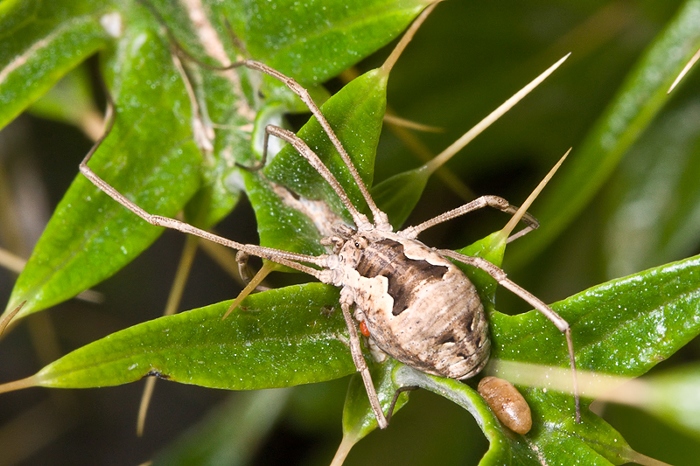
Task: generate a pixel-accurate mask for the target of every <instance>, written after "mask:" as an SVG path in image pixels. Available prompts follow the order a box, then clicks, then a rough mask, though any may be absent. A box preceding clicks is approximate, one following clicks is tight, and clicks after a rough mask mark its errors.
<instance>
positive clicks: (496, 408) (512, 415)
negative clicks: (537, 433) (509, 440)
mask: <svg viewBox="0 0 700 466" xmlns="http://www.w3.org/2000/svg"><path fill="white" fill-rule="evenodd" d="M477 390H478V391H479V394H480V395H481V396H482V398H484V400H485V401H486V403H487V404H488V405H489V407H490V408H491V411H493V412H494V414H495V415H496V417H497V418H498V420H499V421H501V423H502V424H503V425H504V426H506V427H507V428H509V429H510V430H512V431H513V432H515V433H517V434H521V435H525V434H527V433H528V432H530V429H531V428H532V414H531V413H530V406H528V404H527V401H525V398H523V396H522V395H521V394H520V392H519V391H518V389H517V388H515V387H514V386H513V384H511V383H510V382H508V381H507V380H503V379H499V378H498V377H484V378H483V379H481V381H480V382H479V387H478V389H477Z"/></svg>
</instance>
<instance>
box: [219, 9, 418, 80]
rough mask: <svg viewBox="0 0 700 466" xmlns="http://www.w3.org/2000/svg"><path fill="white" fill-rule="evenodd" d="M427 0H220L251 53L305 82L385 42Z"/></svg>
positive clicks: (346, 65)
mask: <svg viewBox="0 0 700 466" xmlns="http://www.w3.org/2000/svg"><path fill="white" fill-rule="evenodd" d="M429 3H430V2H429V1H427V0H400V1H396V0H367V1H363V2H336V3H333V2H327V1H323V0H312V1H307V2H303V3H300V2H296V1H294V0H284V1H277V2H275V3H274V4H272V5H271V4H270V3H269V2H266V1H261V0H247V1H244V2H230V3H227V4H226V5H227V7H228V11H227V15H228V19H229V21H231V26H232V29H233V31H234V32H235V33H236V35H238V36H239V37H240V38H241V39H242V40H243V41H244V42H245V44H246V47H247V49H248V52H249V53H250V55H251V56H253V57H256V58H258V59H260V60H261V61H264V62H265V63H267V64H268V65H270V66H272V67H274V68H275V69H278V70H280V71H282V72H283V73H286V74H289V75H291V76H294V77H295V78H296V79H297V80H298V81H299V82H301V83H304V84H307V85H308V84H317V83H321V82H323V81H326V80H327V79H329V78H331V77H333V76H335V75H337V74H338V73H340V72H341V71H343V70H345V69H347V68H349V67H350V66H352V65H354V64H355V63H357V62H358V61H359V60H360V59H361V58H363V57H365V56H367V55H368V54H370V53H371V52H374V51H375V50H377V49H379V48H380V47H382V46H384V45H386V44H388V43H389V42H390V41H391V40H392V39H394V38H395V37H396V36H397V35H399V33H401V31H403V30H404V29H405V28H406V26H407V25H408V24H409V23H410V22H411V21H412V20H413V18H415V17H416V15H418V13H420V12H421V10H423V8H425V7H426V6H427V5H428V4H429ZM306 57H314V58H315V59H314V60H308V59H307V58H306Z"/></svg>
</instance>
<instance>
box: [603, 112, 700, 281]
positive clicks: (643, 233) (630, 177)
mask: <svg viewBox="0 0 700 466" xmlns="http://www.w3.org/2000/svg"><path fill="white" fill-rule="evenodd" d="M698 118H700V102H699V101H698V99H693V100H689V101H688V102H686V103H685V104H684V105H682V106H680V107H679V108H677V109H674V111H672V112H669V113H668V114H664V115H662V116H661V118H660V119H659V121H658V122H657V123H656V124H655V125H654V127H653V128H651V129H650V130H649V131H647V133H646V134H645V135H644V136H643V137H642V138H641V139H640V140H639V142H638V143H637V144H635V146H634V147H633V148H632V149H631V150H630V152H629V157H628V158H626V159H625V160H623V162H622V164H621V165H620V169H619V171H618V173H617V176H616V178H615V180H616V183H614V184H613V186H614V187H615V189H614V191H613V192H611V193H610V196H609V199H610V202H609V204H611V205H610V206H609V208H610V214H609V217H610V218H609V220H608V224H607V225H606V233H605V234H604V235H603V240H604V241H605V251H606V254H605V260H606V262H607V264H606V267H607V270H608V276H610V277H620V276H623V275H627V274H630V273H633V272H635V271H637V270H642V269H644V268H647V267H650V266H653V265H656V264H663V263H665V262H668V261H669V260H672V259H675V258H678V257H683V256H686V255H688V254H691V253H692V252H693V251H694V250H695V248H696V245H697V243H698V240H699V239H700V185H698V183H697V174H698V173H700V157H698V149H699V148H700V146H699V144H700V129H699V128H698V127H697V125H696V124H695V122H696V121H698Z"/></svg>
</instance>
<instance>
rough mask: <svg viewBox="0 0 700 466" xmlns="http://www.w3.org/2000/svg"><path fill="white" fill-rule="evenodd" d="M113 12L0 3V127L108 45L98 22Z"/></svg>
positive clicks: (35, 1)
mask: <svg viewBox="0 0 700 466" xmlns="http://www.w3.org/2000/svg"><path fill="white" fill-rule="evenodd" d="M113 11H114V8H113V7H112V6H111V5H110V3H108V2H102V1H81V2H74V1H69V0H59V1H55V2H42V1H40V0H6V1H3V2H1V3H0V42H1V43H2V44H3V45H2V47H1V48H0V128H2V127H4V126H5V125H7V124H8V123H9V122H10V121H12V120H13V119H14V118H15V117H16V116H17V115H19V114H20V112H22V110H24V109H25V108H27V107H28V106H29V105H30V104H31V103H32V102H34V101H36V100H37V99H38V98H39V97H41V96H42V95H43V94H44V93H46V91H48V90H49V88H51V86H53V85H54V84H56V83H57V82H58V80H59V79H61V77H62V76H64V75H65V74H66V73H68V71H70V70H71V69H73V68H75V67H76V66H77V65H78V64H80V63H81V62H82V61H84V60H85V59H86V58H87V57H89V56H90V55H92V54H93V53H94V52H95V51H97V50H99V49H101V48H104V47H105V46H106V45H107V42H108V39H109V34H108V33H107V31H106V30H105V28H104V27H103V26H102V25H101V24H100V19H101V18H102V17H103V16H104V15H105V14H108V13H111V12H113Z"/></svg>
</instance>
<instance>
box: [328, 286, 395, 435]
mask: <svg viewBox="0 0 700 466" xmlns="http://www.w3.org/2000/svg"><path fill="white" fill-rule="evenodd" d="M350 305H351V304H350V303H348V302H346V300H345V299H343V297H342V294H341V303H340V308H341V309H342V310H343V317H344V318H345V324H346V325H347V327H348V332H350V353H351V354H352V361H353V362H354V363H355V367H356V368H357V371H358V372H359V373H360V375H361V376H362V382H364V384H365V390H366V391H367V397H368V398H369V404H370V406H371V407H372V411H374V415H375V416H376V418H377V424H378V425H379V428H380V429H386V428H387V426H388V425H389V423H388V421H387V420H386V417H385V416H384V412H383V411H382V405H381V404H380V403H379V396H378V395H377V390H376V389H375V388H374V383H373V382H372V374H370V372H369V367H367V361H365V357H364V356H363V355H362V348H361V347H360V337H359V336H358V335H357V329H356V328H355V320H354V319H353V318H352V315H351V314H350Z"/></svg>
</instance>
